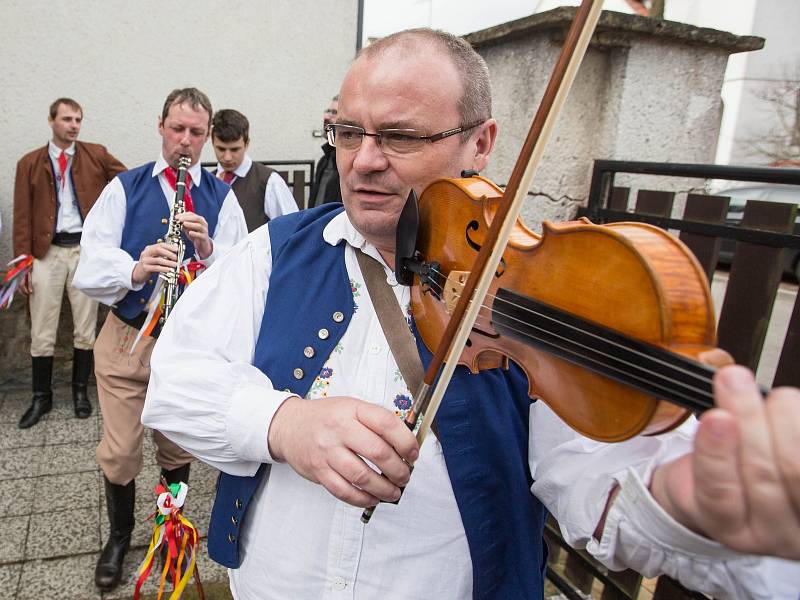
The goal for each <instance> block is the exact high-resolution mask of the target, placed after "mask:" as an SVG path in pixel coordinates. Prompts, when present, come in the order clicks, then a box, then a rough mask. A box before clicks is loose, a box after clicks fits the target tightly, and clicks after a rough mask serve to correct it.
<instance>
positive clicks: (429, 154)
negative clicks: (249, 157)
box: [142, 30, 800, 600]
mask: <svg viewBox="0 0 800 600" xmlns="http://www.w3.org/2000/svg"><path fill="white" fill-rule="evenodd" d="M329 135H330V141H331V142H332V144H334V145H335V146H336V155H337V164H338V168H339V172H340V174H341V187H342V196H343V199H344V211H342V210H341V209H340V208H338V206H337V205H333V206H332V205H325V206H323V207H319V208H316V209H313V210H311V211H305V212H303V213H297V214H295V215H288V216H285V217H281V218H278V219H275V220H273V221H271V222H270V223H269V224H268V226H267V227H266V228H261V229H259V230H258V231H256V232H254V233H253V234H251V235H250V236H249V237H248V239H247V240H245V241H243V242H242V243H240V244H238V245H237V246H236V247H235V248H234V249H233V250H232V251H231V252H230V253H229V254H228V255H227V256H226V257H225V258H223V259H222V260H220V261H219V263H218V264H215V265H214V267H212V268H211V269H210V270H209V271H208V272H206V273H205V275H204V276H203V278H201V279H200V280H199V281H198V282H197V283H195V284H194V285H193V286H192V287H191V288H190V289H189V290H188V292H186V293H185V294H184V296H183V297H182V300H181V303H180V305H179V306H178V308H177V310H176V311H175V312H174V313H173V316H172V317H170V321H169V322H168V324H167V326H166V328H165V329H164V331H163V332H162V335H161V338H160V340H159V343H158V345H157V347H156V349H155V351H154V353H153V357H152V373H153V377H152V378H151V380H150V387H149V390H148V395H147V400H146V404H145V410H144V412H143V414H142V422H143V423H144V424H145V425H147V426H149V427H153V428H155V429H158V430H160V431H161V432H162V433H164V434H165V435H166V436H167V437H168V438H170V439H172V440H173V441H175V442H176V443H177V444H179V445H180V446H182V447H184V448H186V449H187V450H188V451H189V452H191V453H192V454H194V455H195V456H197V457H198V458H200V459H201V460H203V461H206V462H207V463H209V464H211V465H213V466H215V467H217V468H219V469H220V470H221V471H222V475H221V477H220V482H219V485H218V490H217V498H216V502H215V506H214V510H213V513H212V518H211V524H210V528H209V538H208V545H209V552H210V554H211V556H212V558H214V559H215V560H217V561H218V562H221V563H222V564H225V565H226V566H228V567H230V571H229V574H230V583H231V590H232V592H233V595H234V597H235V598H288V597H291V598H309V599H310V598H320V597H326V598H327V597H335V596H337V595H340V594H341V595H347V596H348V597H354V598H379V597H380V598H384V597H391V598H437V599H440V600H441V599H450V598H452V599H456V598H469V597H474V598H512V597H514V598H516V597H520V598H541V597H542V594H543V589H542V587H543V573H544V568H545V562H546V550H545V549H544V543H543V541H542V526H543V521H544V518H545V515H546V512H547V511H550V512H552V513H553V514H554V515H555V517H556V518H557V519H558V521H559V522H560V525H561V528H562V532H563V534H564V537H565V538H566V539H567V540H568V541H569V542H570V543H572V544H573V545H576V546H580V547H586V548H587V549H588V550H589V551H590V552H591V553H592V554H593V555H594V556H596V557H597V558H598V559H600V560H601V561H602V562H604V563H605V564H607V565H609V566H611V567H614V568H618V567H623V566H628V567H631V568H633V569H636V570H638V571H640V572H642V573H645V574H647V575H653V574H656V573H667V574H669V575H671V576H673V577H676V578H677V579H679V580H681V581H682V582H683V583H684V584H685V585H687V586H688V587H690V588H693V589H697V590H702V591H705V592H707V593H710V594H714V595H715V596H718V597H732V598H739V597H740V598H745V597H759V598H773V597H796V595H797V589H796V586H797V581H800V577H798V570H797V565H795V564H793V563H789V562H779V561H777V560H776V559H774V558H763V559H761V558H757V557H754V556H751V555H770V556H777V557H781V558H784V559H790V560H798V559H800V466H798V459H797V457H798V456H800V441H799V440H800V438H799V437H798V436H797V432H798V431H800V392H798V391H797V390H790V389H782V390H774V391H772V392H771V393H770V396H769V398H768V399H767V401H766V402H765V401H764V400H763V399H762V398H761V396H760V394H759V392H758V389H757V387H756V385H755V383H754V381H753V377H752V374H751V373H749V372H748V371H746V370H745V369H742V368H739V367H727V368H724V369H722V370H720V371H719V372H718V374H717V376H716V398H717V403H718V406H719V408H717V409H713V410H710V411H708V412H707V413H706V414H705V415H704V416H703V418H702V422H701V423H700V424H699V426H698V424H697V423H696V421H691V422H688V423H686V424H684V425H683V426H681V427H680V428H679V429H677V430H676V431H674V432H671V433H668V434H665V435H661V436H658V437H647V438H645V437H639V438H634V439H631V440H628V441H626V442H621V443H617V444H602V443H599V442H594V441H592V440H589V439H586V438H584V437H582V436H580V435H579V434H577V433H575V432H574V431H572V430H571V429H569V428H568V427H567V426H566V425H565V424H564V423H563V422H562V421H561V420H560V419H559V418H558V417H557V416H556V415H555V414H554V413H553V412H552V411H551V410H550V409H549V408H548V407H547V406H546V405H545V404H544V403H543V402H540V401H537V402H533V403H531V402H530V400H529V398H528V396H527V381H526V380H525V377H524V375H523V374H522V372H521V370H520V369H519V368H518V367H516V366H515V365H513V363H512V365H511V367H510V368H509V369H508V370H504V369H490V370H487V371H481V373H479V374H478V375H471V374H469V372H468V371H467V370H466V369H464V368H463V367H459V368H458V369H457V370H456V374H455V376H454V378H453V381H452V382H451V385H450V387H449V388H448V392H447V394H446V395H445V398H444V401H443V403H442V407H441V409H440V411H439V413H438V416H437V423H438V428H437V431H436V436H435V438H434V439H431V440H429V441H428V442H427V443H426V444H424V445H422V447H419V446H418V445H417V442H416V440H415V438H414V436H413V435H412V434H411V433H410V432H409V431H408V430H407V428H406V427H405V425H403V423H402V422H401V420H400V419H399V418H398V415H400V416H402V415H403V414H404V412H405V411H407V410H408V408H409V406H410V396H411V394H410V392H409V389H408V386H407V385H406V384H405V382H404V381H403V378H402V376H401V375H400V372H399V370H398V367H397V363H396V362H395V359H394V358H393V356H392V354H391V352H390V350H389V348H388V345H387V342H386V338H385V336H384V334H383V331H382V329H381V326H380V324H379V322H378V319H377V318H376V314H375V309H374V307H373V304H372V301H371V299H370V296H369V294H368V293H367V291H366V287H365V280H364V276H363V274H362V272H361V270H360V268H359V262H358V258H357V252H359V251H360V252H362V253H364V254H366V255H368V256H370V257H372V258H374V259H376V260H378V261H380V263H381V264H382V266H383V269H384V271H385V275H386V278H387V281H388V282H389V284H390V285H392V286H393V288H392V289H393V292H394V295H395V297H396V300H397V302H398V304H399V306H400V307H402V308H406V307H407V306H408V305H409V301H410V294H411V292H410V290H409V288H406V287H404V286H402V285H397V284H396V281H395V280H394V275H393V265H394V252H395V228H396V223H397V220H398V216H399V214H400V211H401V209H402V207H403V205H404V203H405V201H406V198H407V196H408V193H409V191H410V190H412V189H413V190H416V191H417V192H418V193H421V192H422V190H424V189H425V187H426V186H427V185H428V184H430V183H431V182H432V181H434V180H435V179H437V178H441V177H458V176H459V174H460V173H461V172H462V171H463V170H465V169H472V170H477V171H480V170H482V169H483V168H484V167H486V165H487V163H488V161H489V157H490V154H491V152H492V149H493V146H494V142H495V138H496V135H497V124H496V122H495V121H494V119H492V118H491V93H490V89H489V79H488V72H487V69H486V66H485V63H484V62H483V60H482V59H481V58H480V57H479V56H478V55H477V54H476V53H475V52H474V51H473V50H472V49H471V48H470V47H469V46H468V45H467V44H466V43H464V42H463V41H461V40H459V39H458V38H455V37H453V36H450V35H449V34H443V33H440V32H434V31H431V30H412V31H409V32H403V33H400V34H395V35H392V36H389V37H388V38H385V39H383V40H381V41H379V42H377V43H375V44H373V45H371V46H369V47H367V48H365V49H364V50H362V52H361V53H360V54H359V56H358V57H357V58H356V60H355V61H354V63H353V64H352V66H351V67H350V70H349V71H348V73H347V75H346V77H345V79H344V82H343V84H342V87H341V92H340V102H339V114H338V118H337V121H336V123H335V124H334V125H333V127H332V128H330V130H329ZM406 310H407V309H406ZM409 318H410V315H409ZM187 354H188V356H187ZM420 356H421V358H422V360H423V362H426V361H427V360H428V359H429V357H430V354H429V353H428V352H427V350H426V349H425V348H424V347H420ZM708 360H710V361H711V362H715V361H719V360H720V357H719V355H717V354H715V353H711V354H710V356H709V357H708ZM723 360H724V356H723ZM410 464H414V465H415V468H414V476H413V477H410V469H409V465H410ZM380 473H383V474H384V476H381V475H380ZM402 488H405V491H404V493H403V497H402V500H401V501H400V502H399V503H397V504H396V505H393V504H382V505H381V506H379V507H378V509H377V511H376V513H375V516H374V517H373V519H372V521H371V522H370V524H369V525H366V526H365V525H363V524H362V522H361V519H360V516H361V512H362V510H361V507H368V506H373V505H375V504H376V503H378V502H379V501H385V502H394V501H397V500H398V499H399V498H400V495H401V489H402ZM776 565H780V567H779V568H775V567H776ZM792 569H795V570H794V572H791V570H792ZM781 571H782V572H783V576H782V577H778V576H776V575H775V573H777V572H781ZM787 573H788V577H790V579H787ZM791 577H794V580H792V579H791ZM792 586H794V589H792ZM791 594H794V596H792V595H791Z"/></svg>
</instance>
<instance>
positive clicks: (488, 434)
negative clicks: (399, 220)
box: [208, 204, 547, 600]
mask: <svg viewBox="0 0 800 600" xmlns="http://www.w3.org/2000/svg"><path fill="white" fill-rule="evenodd" d="M341 210H342V209H341V205H340V204H325V205H323V206H320V207H318V208H314V209H311V210H307V211H302V212H299V213H293V214H290V215H286V216H283V217H280V218H277V219H274V220H272V221H270V222H269V223H268V225H267V226H268V228H269V235H270V242H271V246H272V252H273V255H272V261H273V267H272V275H271V277H270V286H269V291H268V293H267V302H266V310H265V312H264V318H263V320H262V324H261V330H260V334H259V338H258V341H257V343H256V349H255V355H254V356H255V358H254V364H255V366H257V367H258V368H259V369H261V370H262V371H263V372H264V373H266V374H268V375H269V377H270V378H271V379H272V382H273V385H274V386H275V388H276V389H287V390H291V391H292V392H294V393H296V394H297V395H299V396H301V397H304V396H305V395H306V393H307V392H308V390H309V388H310V387H311V384H312V383H313V381H314V379H315V378H316V376H317V375H318V374H319V371H320V369H321V368H322V367H323V365H324V364H325V361H326V360H327V358H328V356H329V355H330V353H331V352H332V350H333V348H334V346H335V345H336V343H337V342H338V341H339V339H340V338H341V336H342V335H343V334H344V332H345V330H346V329H347V325H348V323H349V322H350V319H351V317H352V315H353V296H352V292H351V289H350V282H349V278H348V275H347V271H346V268H345V261H344V249H345V244H344V242H342V243H340V244H339V245H338V246H335V247H334V246H331V245H329V244H328V243H326V242H325V241H324V240H323V238H322V231H323V229H324V228H325V226H326V225H327V224H328V222H329V221H330V220H331V219H332V218H333V217H334V216H335V215H336V214H338V213H339V212H340V211H341ZM335 313H342V314H343V315H344V319H343V320H342V319H341V317H340V316H339V315H337V317H334V316H333V315H334V314H335ZM297 315H303V318H302V319H298V318H297ZM337 321H340V322H337ZM274 340H282V343H280V344H276V343H274ZM417 345H418V348H419V351H420V358H421V359H422V362H423V365H425V366H427V364H428V363H429V362H430V360H431V353H430V352H429V351H428V350H427V349H426V348H425V347H424V346H423V345H422V344H421V342H419V341H418V343H417ZM306 346H311V347H313V348H314V350H315V352H314V353H313V356H312V357H311V358H308V357H306V355H305V354H304V352H303V349H304V348H305V347H306ZM527 390H528V384H527V380H526V378H525V375H524V374H523V373H522V371H521V370H520V369H519V368H518V367H517V366H516V365H513V364H512V366H511V368H510V369H509V370H507V371H504V370H501V369H493V370H489V371H483V372H481V373H480V374H479V375H472V374H470V373H469V371H468V370H467V369H466V368H464V367H458V368H457V370H456V373H455V375H454V377H453V381H452V382H451V384H450V386H449V388H448V391H447V394H446V395H445V397H444V400H443V402H442V405H441V408H440V410H439V413H438V415H437V421H438V430H439V440H440V442H441V444H442V449H443V452H444V457H445V463H446V465H447V471H448V473H449V476H450V480H451V483H452V486H453V492H454V494H455V498H456V502H457V504H458V508H459V512H460V514H461V520H462V522H463V524H464V531H465V533H466V537H467V543H468V545H469V551H470V556H471V559H472V569H473V578H472V581H473V597H474V598H480V599H489V598H502V599H504V600H505V599H510V598H525V599H530V598H539V599H541V598H542V594H543V581H544V570H545V565H546V562H547V549H546V546H545V543H544V540H543V538H542V530H543V527H544V520H545V518H546V510H545V509H544V507H543V506H542V504H541V503H540V502H539V501H538V500H537V499H536V498H535V497H534V496H533V495H532V494H531V493H530V486H531V483H532V479H531V474H530V469H529V467H528V414H529V409H530V400H529V398H528V394H527ZM267 470H268V466H267V465H261V468H260V469H259V470H258V472H257V473H256V475H255V476H253V477H236V476H232V475H228V474H225V473H222V474H221V475H220V477H219V481H218V482H217V496H216V499H215V502H214V508H213V510H212V514H211V522H210V525H209V532H208V551H209V555H210V556H211V558H212V559H214V560H215V561H217V562H219V563H221V564H223V565H225V566H227V567H230V568H234V569H235V568H238V566H239V564H240V562H241V559H240V556H239V547H238V540H239V530H240V528H241V527H242V524H243V523H244V521H245V519H246V516H247V508H248V505H249V503H250V500H251V499H252V497H253V494H254V493H255V491H256V488H257V487H258V484H259V482H260V481H261V479H262V478H263V476H264V474H265V472H267ZM401 502H402V500H401Z"/></svg>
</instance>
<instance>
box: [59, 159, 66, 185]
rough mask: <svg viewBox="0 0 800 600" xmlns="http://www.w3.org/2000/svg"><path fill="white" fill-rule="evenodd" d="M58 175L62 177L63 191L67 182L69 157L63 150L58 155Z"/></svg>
mask: <svg viewBox="0 0 800 600" xmlns="http://www.w3.org/2000/svg"><path fill="white" fill-rule="evenodd" d="M58 174H59V175H60V176H61V189H62V190H63V189H64V184H65V183H66V181H67V155H66V154H65V153H64V151H63V150H62V151H61V154H59V155H58Z"/></svg>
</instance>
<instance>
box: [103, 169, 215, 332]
mask: <svg viewBox="0 0 800 600" xmlns="http://www.w3.org/2000/svg"><path fill="white" fill-rule="evenodd" d="M154 164H155V163H152V162H151V163H147V164H146V165H142V166H141V167H138V168H136V169H132V170H130V171H126V172H124V173H120V174H119V175H118V176H117V177H119V180H120V182H121V183H122V188H123V189H124V190H125V227H124V228H123V230H122V243H121V244H120V247H121V248H122V249H123V250H125V251H126V252H127V253H128V254H130V255H131V257H132V258H133V259H134V260H139V255H140V254H141V253H142V250H144V248H145V246H149V245H150V244H155V243H156V240H159V239H163V238H164V236H165V235H166V234H167V225H165V224H164V219H166V222H167V223H168V222H169V217H170V209H169V204H167V199H166V198H164V192H163V191H162V190H161V184H160V183H159V181H158V177H153V165H154ZM201 173H202V175H201V177H202V179H201V184H200V185H199V186H192V189H191V194H192V202H193V203H194V210H195V212H196V213H197V214H199V215H202V216H203V217H204V218H205V220H206V221H207V222H208V235H209V236H210V237H214V231H215V230H216V228H217V218H218V216H219V211H220V209H221V208H222V203H223V201H224V200H225V196H227V195H228V192H229V191H230V188H229V187H228V186H227V185H225V184H224V183H222V181H220V180H219V179H217V178H216V177H213V176H212V175H210V174H209V173H208V172H207V171H206V170H205V169H201ZM183 237H184V242H185V243H186V253H185V256H186V257H187V258H188V257H190V256H193V255H194V244H192V242H191V241H190V240H189V238H188V237H186V235H184V236H183ZM155 281H156V277H151V278H150V279H149V280H148V281H147V283H145V285H144V287H142V289H141V290H139V291H130V292H128V293H127V294H126V295H125V297H124V298H123V299H122V300H120V301H119V302H118V303H117V310H119V312H120V313H121V314H122V316H124V317H126V318H128V319H133V318H135V317H137V316H138V315H139V313H141V312H142V310H143V309H144V305H145V303H146V302H147V300H148V298H150V295H151V294H152V291H153V287H152V286H153V285H154V284H155Z"/></svg>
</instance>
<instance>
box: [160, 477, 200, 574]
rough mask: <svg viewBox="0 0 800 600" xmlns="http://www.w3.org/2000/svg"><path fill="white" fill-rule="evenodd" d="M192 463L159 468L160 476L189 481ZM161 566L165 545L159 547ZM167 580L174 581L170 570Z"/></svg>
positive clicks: (164, 557) (167, 479)
mask: <svg viewBox="0 0 800 600" xmlns="http://www.w3.org/2000/svg"><path fill="white" fill-rule="evenodd" d="M191 465H192V463H186V464H185V465H183V466H182V467H178V468H177V469H172V470H171V471H168V470H167V469H165V468H163V467H162V468H161V476H162V477H163V478H164V479H165V480H166V481H167V483H168V484H169V483H180V482H183V483H186V484H188V483H189V467H191ZM160 555H161V568H162V569H163V568H164V564H165V563H166V562H167V547H166V545H165V546H163V547H162V548H161V553H160ZM186 565H187V563H186V562H185V561H184V563H183V566H182V567H181V575H183V573H184V572H185V571H186ZM167 581H168V582H169V583H171V584H173V585H174V583H175V582H174V581H173V580H172V571H171V570H170V571H168V572H167Z"/></svg>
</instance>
